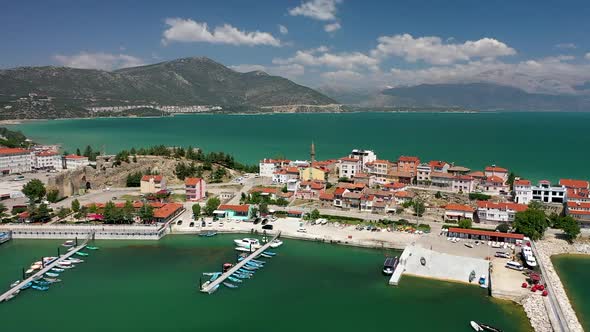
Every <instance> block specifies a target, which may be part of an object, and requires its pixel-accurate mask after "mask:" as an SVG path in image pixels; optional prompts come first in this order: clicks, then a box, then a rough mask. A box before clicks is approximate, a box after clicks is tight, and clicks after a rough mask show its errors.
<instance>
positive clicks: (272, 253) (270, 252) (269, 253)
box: [262, 251, 277, 256]
mask: <svg viewBox="0 0 590 332" xmlns="http://www.w3.org/2000/svg"><path fill="white" fill-rule="evenodd" d="M262 253H263V254H265V255H269V256H274V255H276V254H277V253H276V252H272V251H263V252H262Z"/></svg>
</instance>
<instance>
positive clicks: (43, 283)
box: [33, 280, 51, 286]
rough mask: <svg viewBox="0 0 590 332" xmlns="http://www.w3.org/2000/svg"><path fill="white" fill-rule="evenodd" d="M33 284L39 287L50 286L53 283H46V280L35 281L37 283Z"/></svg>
mask: <svg viewBox="0 0 590 332" xmlns="http://www.w3.org/2000/svg"><path fill="white" fill-rule="evenodd" d="M33 284H35V285H38V286H49V285H50V284H51V283H50V282H49V281H45V280H35V281H33Z"/></svg>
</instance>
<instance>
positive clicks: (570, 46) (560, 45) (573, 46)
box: [555, 43, 578, 49]
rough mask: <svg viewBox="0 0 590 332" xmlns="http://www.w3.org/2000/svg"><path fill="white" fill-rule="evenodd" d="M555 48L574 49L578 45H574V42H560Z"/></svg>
mask: <svg viewBox="0 0 590 332" xmlns="http://www.w3.org/2000/svg"><path fill="white" fill-rule="evenodd" d="M555 48H560V49H575V48H578V46H576V44H574V43H562V44H557V45H555Z"/></svg>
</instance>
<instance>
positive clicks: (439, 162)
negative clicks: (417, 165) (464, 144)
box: [428, 160, 448, 168]
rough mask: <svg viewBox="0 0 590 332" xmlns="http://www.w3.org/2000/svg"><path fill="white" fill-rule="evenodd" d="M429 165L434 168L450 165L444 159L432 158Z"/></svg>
mask: <svg viewBox="0 0 590 332" xmlns="http://www.w3.org/2000/svg"><path fill="white" fill-rule="evenodd" d="M428 165H430V167H432V168H443V167H445V165H448V163H447V162H446V161H442V160H431V161H430V162H429V163H428Z"/></svg>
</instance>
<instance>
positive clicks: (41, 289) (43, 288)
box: [31, 285, 49, 291]
mask: <svg viewBox="0 0 590 332" xmlns="http://www.w3.org/2000/svg"><path fill="white" fill-rule="evenodd" d="M31 288H32V289H36V290H40V291H46V290H48V289H49V286H41V285H33V286H31Z"/></svg>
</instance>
